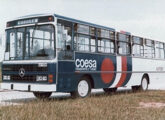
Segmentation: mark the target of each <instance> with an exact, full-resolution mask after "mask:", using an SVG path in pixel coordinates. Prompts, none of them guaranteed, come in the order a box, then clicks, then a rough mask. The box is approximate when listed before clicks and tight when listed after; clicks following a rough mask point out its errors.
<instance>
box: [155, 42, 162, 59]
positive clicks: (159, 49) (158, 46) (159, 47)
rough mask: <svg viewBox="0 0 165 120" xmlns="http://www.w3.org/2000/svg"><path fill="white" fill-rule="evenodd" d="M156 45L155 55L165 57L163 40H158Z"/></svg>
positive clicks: (160, 57) (159, 57)
mask: <svg viewBox="0 0 165 120" xmlns="http://www.w3.org/2000/svg"><path fill="white" fill-rule="evenodd" d="M155 46H156V50H155V57H156V58H158V59H164V44H163V43H161V42H156V43H155Z"/></svg>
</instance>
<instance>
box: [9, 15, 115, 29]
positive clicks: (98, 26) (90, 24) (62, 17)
mask: <svg viewBox="0 0 165 120" xmlns="http://www.w3.org/2000/svg"><path fill="white" fill-rule="evenodd" d="M49 15H50V16H55V17H57V18H59V19H64V20H68V21H71V22H75V23H80V24H85V25H89V26H93V27H97V28H102V29H108V30H111V31H115V29H114V28H110V27H106V26H102V25H97V24H93V23H90V22H85V21H81V20H77V19H74V18H69V17H65V16H61V15H58V14H49V13H48V14H31V15H26V16H21V17H18V18H16V19H14V20H20V19H27V18H35V17H43V16H49ZM14 20H10V21H14Z"/></svg>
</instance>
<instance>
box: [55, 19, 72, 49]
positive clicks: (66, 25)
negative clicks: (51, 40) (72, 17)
mask: <svg viewBox="0 0 165 120" xmlns="http://www.w3.org/2000/svg"><path fill="white" fill-rule="evenodd" d="M57 27H58V35H57V38H58V48H59V49H61V50H67V48H69V46H70V48H71V43H72V42H71V41H72V23H70V22H67V21H64V20H58V24H57Z"/></svg>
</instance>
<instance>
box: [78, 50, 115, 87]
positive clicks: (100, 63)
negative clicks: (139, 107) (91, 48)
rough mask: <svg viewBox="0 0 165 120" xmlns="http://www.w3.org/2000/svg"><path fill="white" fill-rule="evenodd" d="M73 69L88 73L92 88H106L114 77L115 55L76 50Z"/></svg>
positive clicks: (83, 73) (84, 73) (82, 73)
mask: <svg viewBox="0 0 165 120" xmlns="http://www.w3.org/2000/svg"><path fill="white" fill-rule="evenodd" d="M75 71H77V72H78V73H79V74H81V76H83V75H90V76H91V77H92V79H93V82H94V88H108V87H110V86H111V85H112V84H113V83H114V80H115V77H116V56H113V55H101V54H90V53H78V52H76V53H75Z"/></svg>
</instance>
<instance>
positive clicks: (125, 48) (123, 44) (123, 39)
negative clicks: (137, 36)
mask: <svg viewBox="0 0 165 120" xmlns="http://www.w3.org/2000/svg"><path fill="white" fill-rule="evenodd" d="M117 41H118V42H117V43H118V44H117V46H118V54H119V55H130V53H131V51H130V50H131V46H130V35H125V34H121V33H118V34H117Z"/></svg>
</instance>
